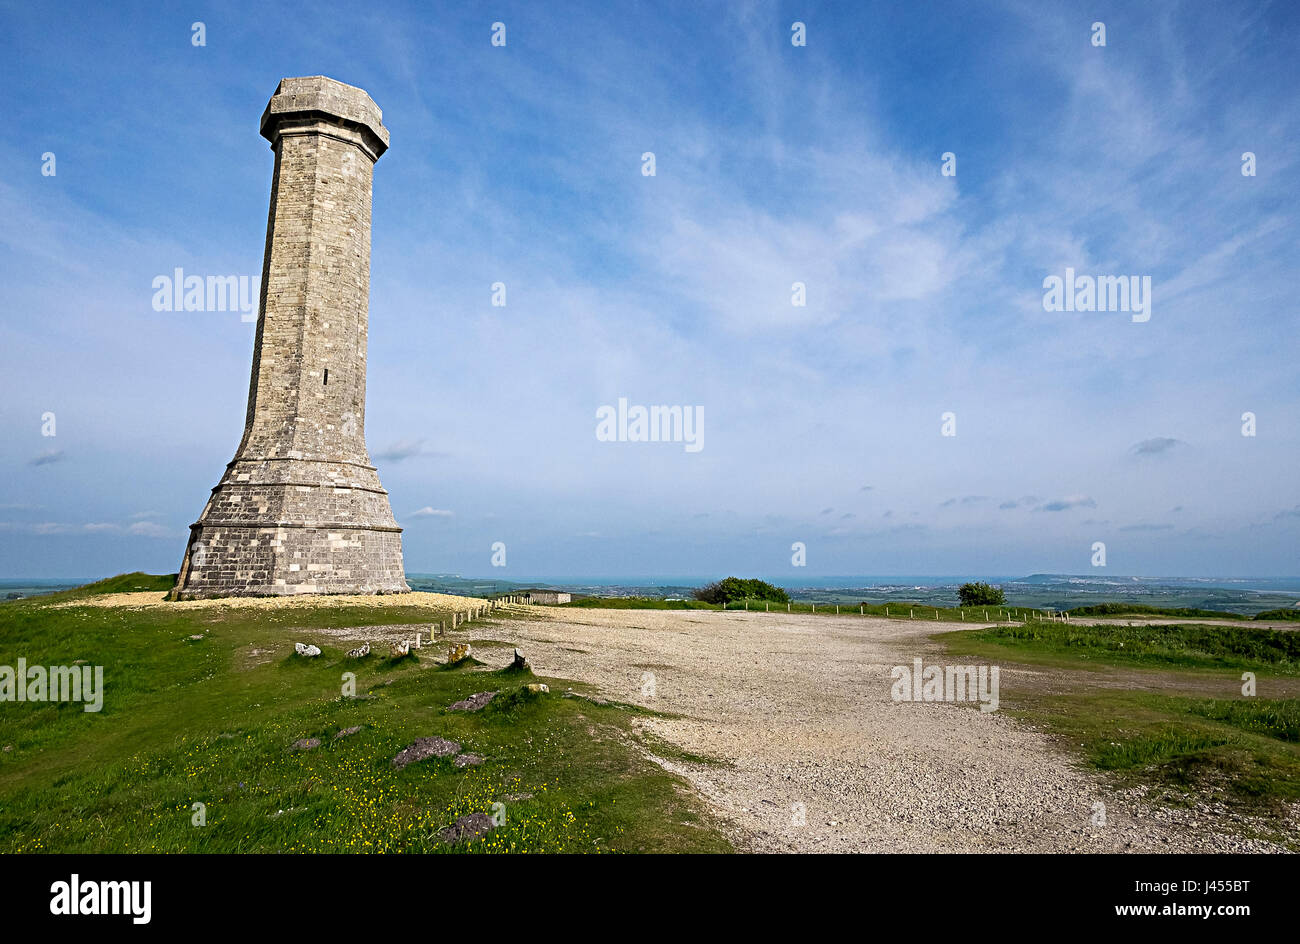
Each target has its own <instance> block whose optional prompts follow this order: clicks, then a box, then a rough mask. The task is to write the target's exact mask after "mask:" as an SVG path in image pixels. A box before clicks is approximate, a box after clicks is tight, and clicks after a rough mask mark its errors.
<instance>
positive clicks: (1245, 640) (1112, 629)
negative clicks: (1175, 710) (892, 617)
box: [944, 621, 1300, 675]
mask: <svg viewBox="0 0 1300 944" xmlns="http://www.w3.org/2000/svg"><path fill="white" fill-rule="evenodd" d="M944 639H945V640H946V641H948V642H949V644H950V645H951V646H953V647H955V648H956V649H958V650H961V651H969V652H984V653H985V654H988V655H990V657H995V656H996V655H997V654H1001V655H1002V656H1003V657H1006V658H1012V659H1021V660H1026V661H1038V662H1060V661H1061V660H1062V659H1064V660H1065V661H1067V662H1076V663H1099V664H1102V665H1125V666H1148V667H1156V668H1185V669H1232V670H1237V669H1261V668H1265V669H1267V670H1269V671H1271V672H1274V673H1276V674H1282V675H1297V674H1300V635H1297V634H1296V633H1290V632H1284V631H1280V630H1273V629H1259V628H1256V627H1251V626H1205V625H1198V624H1194V623H1192V624H1170V625H1163V626H1156V625H1140V626H1125V625H1118V624H1112V625H1093V626H1087V625H1080V624H1078V623H1055V622H1041V621H1040V622H1029V623H1025V624H1024V625H1022V626H999V627H993V628H989V629H979V630H971V631H969V632H966V633H961V634H956V635H949V636H945V637H944ZM995 650H996V652H995Z"/></svg>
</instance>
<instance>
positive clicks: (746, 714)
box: [476, 608, 1282, 852]
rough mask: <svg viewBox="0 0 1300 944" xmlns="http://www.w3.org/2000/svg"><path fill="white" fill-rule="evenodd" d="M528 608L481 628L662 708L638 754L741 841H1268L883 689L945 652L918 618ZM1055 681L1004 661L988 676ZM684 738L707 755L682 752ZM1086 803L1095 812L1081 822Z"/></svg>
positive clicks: (1186, 847) (1221, 844) (1101, 847)
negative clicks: (650, 758) (684, 785)
mask: <svg viewBox="0 0 1300 944" xmlns="http://www.w3.org/2000/svg"><path fill="white" fill-rule="evenodd" d="M528 612H529V614H530V615H529V616H527V617H525V618H523V619H519V620H508V621H502V622H499V623H496V624H495V625H493V626H492V627H491V629H490V630H489V631H488V632H490V633H491V635H493V636H495V637H499V638H501V639H502V640H504V641H506V642H509V643H511V644H513V645H518V646H519V647H520V648H521V649H522V650H523V651H524V652H525V653H526V654H527V656H528V658H529V661H530V662H532V664H533V667H534V669H535V671H537V672H538V673H540V674H543V675H551V676H558V677H562V678H569V679H573V680H575V681H578V682H583V683H587V684H590V685H592V686H594V687H595V688H597V689H598V690H599V692H600V693H601V694H602V695H604V696H605V697H607V698H609V699H612V700H616V701H622V702H628V703H631V704H637V705H642V706H645V707H647V708H652V709H655V710H656V711H657V712H662V713H666V714H668V715H670V716H669V717H647V718H645V719H643V720H641V721H640V723H641V724H642V725H643V727H644V729H645V731H646V732H647V733H648V734H649V735H652V737H650V738H647V742H646V744H647V747H646V749H647V750H648V751H650V752H651V753H652V754H653V751H654V750H655V747H654V745H655V743H656V742H657V741H659V740H660V739H662V741H667V742H669V744H670V745H671V746H673V747H674V748H676V750H668V749H661V753H662V754H664V755H666V756H665V757H662V758H656V759H658V760H659V761H660V762H661V763H662V764H663V766H665V767H667V768H668V769H671V770H673V771H676V772H678V773H680V774H681V775H683V776H684V777H686V778H687V779H688V780H689V781H690V782H691V783H693V784H694V785H695V787H696V788H697V789H698V790H699V791H700V793H701V794H703V795H704V797H706V798H707V799H708V801H709V802H710V803H711V804H712V805H713V806H714V808H715V809H716V811H717V812H718V814H719V815H720V816H721V817H722V818H723V820H724V821H725V822H727V823H729V824H730V826H731V828H732V829H733V831H734V833H735V835H736V836H737V837H738V840H739V841H740V843H741V844H742V846H747V847H748V848H751V849H753V850H756V851H763V852H1191V851H1198V852H1247V851H1249V852H1257V851H1282V850H1281V849H1280V848H1279V847H1277V846H1275V845H1272V844H1270V843H1267V842H1263V841H1260V840H1253V839H1243V838H1237V837H1236V836H1234V835H1233V833H1234V831H1235V827H1236V826H1237V825H1238V824H1235V823H1233V822H1231V821H1229V820H1228V819H1226V818H1225V817H1226V815H1227V814H1221V813H1220V814H1215V813H1214V812H1213V811H1199V812H1196V811H1185V810H1166V809H1161V808H1159V807H1157V806H1153V805H1149V804H1147V803H1146V802H1144V801H1143V800H1142V799H1141V796H1140V794H1139V793H1138V792H1136V791H1126V792H1122V793H1121V792H1117V791H1115V790H1112V789H1110V788H1108V787H1107V786H1106V785H1105V784H1103V782H1102V780H1101V778H1100V777H1098V776H1096V775H1094V774H1092V773H1091V772H1088V771H1085V770H1083V769H1082V768H1081V767H1080V766H1079V765H1078V764H1077V763H1075V762H1074V761H1073V760H1072V759H1071V758H1070V757H1068V756H1067V755H1065V754H1063V753H1061V752H1060V751H1059V750H1057V749H1055V748H1054V747H1053V746H1052V745H1051V744H1050V743H1049V740H1048V738H1047V737H1046V735H1044V734H1042V733H1040V732H1038V731H1035V730H1033V729H1032V728H1030V727H1028V726H1027V725H1024V724H1021V723H1018V722H1016V721H1014V720H1013V719H1010V718H1008V717H1006V716H1005V715H1003V714H1001V713H998V712H980V711H978V710H976V709H975V708H973V707H970V706H965V705H953V704H936V703H902V704H899V703H895V702H894V701H892V700H891V698H890V689H891V684H892V679H891V677H890V670H891V669H892V668H893V667H894V666H896V665H909V664H911V662H912V660H913V659H914V658H916V657H918V656H919V657H920V658H922V659H923V660H924V661H925V663H926V664H941V663H942V662H943V661H944V657H943V655H942V650H941V649H940V648H939V647H938V646H937V645H935V644H933V643H930V642H929V641H928V640H927V638H926V636H927V634H928V633H932V632H934V631H935V628H934V627H933V626H929V625H921V624H919V623H911V622H908V621H903V620H887V619H875V618H870V617H866V618H863V617H831V616H812V615H799V614H793V615H787V614H780V615H778V614H765V613H744V612H729V613H719V612H707V611H695V610H687V611H680V610H677V611H665V610H574V609H567V610H547V609H545V608H531V609H530V610H529V611H528ZM943 628H944V629H945V630H948V629H951V628H952V627H951V626H945V627H943ZM967 628H972V629H973V628H977V627H976V625H975V624H971V625H969V626H968V627H967ZM478 632H479V633H480V634H483V633H484V632H485V631H484V630H478ZM476 654H477V650H476ZM482 658H484V660H485V661H490V660H492V659H496V660H498V661H499V660H501V659H503V658H504V652H503V653H499V654H498V653H493V652H488V653H484V654H483V656H482ZM1068 678H1069V676H1068V675H1067V674H1065V673H1056V672H1052V671H1050V670H1048V671H1045V670H1042V669H1033V670H1030V669H1025V668H1019V667H1015V666H1006V667H1004V668H1003V671H1002V676H1001V690H1002V692H1003V693H1004V695H1005V693H1007V692H1008V691H1011V690H1014V689H1015V687H1016V686H1017V685H1022V684H1023V685H1035V686H1037V685H1043V684H1044V683H1045V682H1046V683H1048V684H1052V685H1058V684H1059V685H1065V684H1068V681H1067V680H1068ZM683 752H685V754H686V755H687V756H693V757H694V758H712V759H715V760H716V761H717V762H716V763H711V762H697V760H694V759H693V760H682V759H680V758H681V757H682V755H683ZM1096 804H1104V809H1105V825H1100V824H1097V823H1095V822H1094V821H1095V820H1096V819H1097V818H1098V815H1097V814H1098V813H1099V811H1100V809H1101V808H1100V807H1098V806H1097V805H1096Z"/></svg>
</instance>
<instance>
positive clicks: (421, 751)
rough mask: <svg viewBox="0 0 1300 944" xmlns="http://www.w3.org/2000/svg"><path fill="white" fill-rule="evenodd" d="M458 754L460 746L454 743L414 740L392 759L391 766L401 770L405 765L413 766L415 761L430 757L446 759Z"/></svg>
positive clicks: (440, 739)
mask: <svg viewBox="0 0 1300 944" xmlns="http://www.w3.org/2000/svg"><path fill="white" fill-rule="evenodd" d="M459 753H460V745H459V744H457V743H456V742H455V741H448V740H447V739H446V738H440V737H425V738H416V739H415V741H414V742H412V743H411V744H410V745H409V746H408V747H405V748H403V749H402V750H401V751H400V752H399V753H398V755H397V756H396V757H394V758H393V766H394V767H396V768H397V769H398V770H401V769H402V768H403V767H405V766H406V765H407V764H414V763H415V762H416V761H420V760H427V759H428V758H430V757H448V756H450V755H452V754H459Z"/></svg>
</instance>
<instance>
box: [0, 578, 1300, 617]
mask: <svg viewBox="0 0 1300 944" xmlns="http://www.w3.org/2000/svg"><path fill="white" fill-rule="evenodd" d="M98 579H101V578H99V577H86V578H82V579H71V578H64V579H48V580H45V579H36V578H26V579H8V580H0V601H3V600H6V599H17V598H19V597H31V596H40V595H41V594H46V593H56V592H58V591H60V590H68V589H71V588H73V587H79V586H81V585H83V584H87V583H90V582H91V581H93V580H98ZM712 579H714V578H711V577H683V576H672V575H665V576H649V577H515V578H513V579H511V580H502V579H499V578H495V577H463V576H461V575H459V574H407V576H406V580H407V583H409V584H410V585H411V589H413V590H433V591H437V592H440V593H458V594H465V595H472V596H490V595H493V594H498V593H509V592H512V591H518V590H526V589H529V588H538V589H542V588H546V589H555V590H567V591H569V592H570V593H573V594H575V595H580V596H596V597H652V598H656V599H667V598H674V597H676V598H683V599H689V598H690V596H691V591H693V590H694V589H695V588H697V587H702V586H704V585H705V584H707V583H709V582H710V581H711V580H712ZM765 579H769V580H770V581H771V582H772V583H774V584H776V585H777V586H779V587H783V588H785V590H786V592H788V593H789V594H790V596H791V598H792V599H795V600H801V601H805V602H816V603H889V602H893V601H897V602H900V603H901V602H904V601H911V602H916V603H923V604H924V603H928V604H931V605H940V606H950V605H954V604H956V602H957V588H958V587H959V586H961V585H962V584H963V583H966V582H967V581H970V580H981V581H985V582H987V583H991V584H994V585H996V586H1000V587H1002V589H1003V590H1004V591H1005V592H1006V595H1007V601H1008V602H1009V603H1010V604H1011V605H1013V606H1026V607H1039V608H1043V607H1052V608H1055V609H1069V608H1070V607H1075V606H1086V605H1088V604H1090V603H1110V602H1114V603H1145V604H1147V605H1150V606H1169V607H1176V606H1187V607H1200V608H1202V609H1207V610H1222V611H1224V612H1226V613H1243V614H1254V613H1257V612H1259V611H1260V610H1273V609H1281V608H1293V607H1300V577H1116V576H1100V575H1093V574H1082V575H1072V574H1031V575H1029V576H1023V575H1020V576H989V575H986V574H985V575H974V574H972V575H959V576H940V577H936V576H922V575H901V576H900V575H889V576H849V577H770V578H765Z"/></svg>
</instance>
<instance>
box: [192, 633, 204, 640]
mask: <svg viewBox="0 0 1300 944" xmlns="http://www.w3.org/2000/svg"><path fill="white" fill-rule="evenodd" d="M190 638H191V639H193V640H194V641H196V642H197V641H198V640H200V639H202V638H203V634H202V633H195V634H194V635H193V636H191V637H190Z"/></svg>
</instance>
